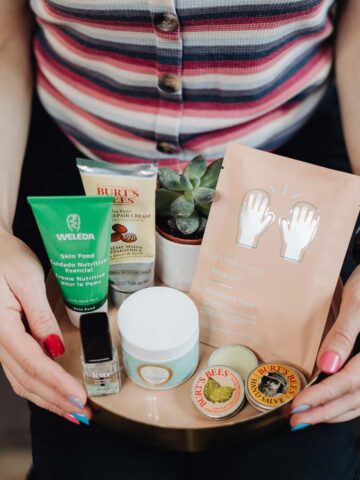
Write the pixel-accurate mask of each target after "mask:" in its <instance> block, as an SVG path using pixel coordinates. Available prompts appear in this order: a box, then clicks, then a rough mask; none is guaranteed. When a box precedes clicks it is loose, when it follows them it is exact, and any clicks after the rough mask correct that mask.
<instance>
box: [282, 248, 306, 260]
mask: <svg viewBox="0 0 360 480" xmlns="http://www.w3.org/2000/svg"><path fill="white" fill-rule="evenodd" d="M281 256H282V257H283V258H286V259H287V260H291V261H293V262H300V260H301V257H302V250H301V249H299V248H296V247H295V248H294V247H292V246H291V245H286V247H285V248H284V249H283V251H282V252H281Z"/></svg>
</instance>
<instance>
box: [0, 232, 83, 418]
mask: <svg viewBox="0 0 360 480" xmlns="http://www.w3.org/2000/svg"><path fill="white" fill-rule="evenodd" d="M22 314H25V316H26V319H27V322H28V325H29V329H30V333H27V332H26V331H25V327H24V324H23V322H22V320H21V315H22ZM63 353H64V345H63V339H62V336H61V332H60V329H59V326H58V324H57V322H56V319H55V317H54V315H53V313H52V311H51V308H50V306H49V304H48V301H47V298H46V294H45V284H44V274H43V270H42V267H41V265H40V262H39V261H38V259H37V258H36V256H35V255H34V254H33V252H32V251H31V250H30V249H29V248H28V247H27V246H26V245H25V244H24V243H23V242H21V241H20V240H19V239H17V238H15V237H14V236H12V235H11V234H9V233H8V232H6V231H5V230H2V229H1V230H0V362H1V364H2V367H3V369H4V372H5V374H6V376H7V378H8V379H9V381H10V383H11V385H12V387H13V389H14V391H15V393H17V394H18V395H20V396H21V397H24V398H27V399H28V400H30V401H31V402H33V403H35V404H36V405H38V406H39V407H42V408H46V409H47V410H50V411H51V412H54V413H56V414H58V415H61V416H63V417H65V418H66V419H67V420H70V421H72V422H73V423H79V420H80V422H82V423H86V424H88V423H89V419H90V418H91V410H90V409H89V407H85V404H86V398H87V397H86V392H85V390H84V388H83V387H82V386H81V385H80V384H79V383H78V382H77V381H76V380H75V379H74V378H73V377H72V376H71V375H69V374H68V373H66V372H65V371H64V370H63V369H62V368H61V367H60V366H59V365H58V364H57V363H55V362H54V361H53V360H52V358H50V357H57V356H60V355H62V354H63ZM74 415H75V416H74Z"/></svg>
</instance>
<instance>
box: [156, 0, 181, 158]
mask: <svg viewBox="0 0 360 480" xmlns="http://www.w3.org/2000/svg"><path fill="white" fill-rule="evenodd" d="M148 6H149V9H150V12H151V15H152V19H153V25H154V34H155V36H156V68H157V88H158V93H159V106H158V112H157V116H156V121H155V140H156V148H157V150H158V151H159V152H160V153H163V154H165V155H175V154H177V157H179V155H181V152H180V145H179V132H180V122H181V118H182V114H183V95H182V81H181V73H182V56H183V45H182V39H181V35H180V25H179V21H178V18H177V14H176V9H175V2H174V1H173V0H148ZM160 159H161V158H160Z"/></svg>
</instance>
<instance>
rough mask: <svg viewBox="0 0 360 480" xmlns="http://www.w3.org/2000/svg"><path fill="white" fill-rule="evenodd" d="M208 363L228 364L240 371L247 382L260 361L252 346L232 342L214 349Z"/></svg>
mask: <svg viewBox="0 0 360 480" xmlns="http://www.w3.org/2000/svg"><path fill="white" fill-rule="evenodd" d="M208 365H209V366H211V365H226V366H227V367H230V368H232V369H233V370H235V371H236V372H238V374H239V375H240V377H241V378H242V379H243V380H244V382H245V380H246V379H247V376H248V375H249V373H250V372H251V371H252V370H253V369H254V368H255V367H257V366H258V365H259V362H258V359H257V357H256V355H255V353H254V352H253V351H252V350H250V348H248V347H245V345H238V344H235V343H232V344H229V345H223V346H222V347H219V348H217V349H216V350H214V351H213V352H212V354H211V355H210V357H209V360H208Z"/></svg>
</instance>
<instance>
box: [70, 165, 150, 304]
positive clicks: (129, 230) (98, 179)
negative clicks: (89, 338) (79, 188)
mask: <svg viewBox="0 0 360 480" xmlns="http://www.w3.org/2000/svg"><path fill="white" fill-rule="evenodd" d="M77 166H78V168H79V171H80V175H81V179H82V182H83V185H84V189H85V193H86V195H100V196H106V195H111V196H113V197H114V203H113V209H112V227H111V243H110V287H111V290H112V291H111V293H112V299H113V301H114V303H115V305H116V306H119V305H120V304H121V303H122V301H123V300H124V298H126V296H127V295H129V294H131V293H134V292H136V291H137V290H141V289H142V288H146V287H149V286H151V285H153V283H154V263H155V192H156V179H157V172H158V168H157V166H156V165H155V164H112V163H107V162H103V161H101V160H86V159H82V158H79V159H77Z"/></svg>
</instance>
